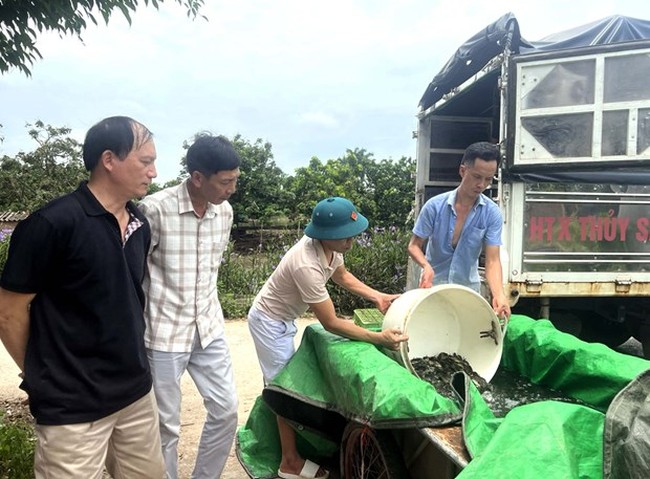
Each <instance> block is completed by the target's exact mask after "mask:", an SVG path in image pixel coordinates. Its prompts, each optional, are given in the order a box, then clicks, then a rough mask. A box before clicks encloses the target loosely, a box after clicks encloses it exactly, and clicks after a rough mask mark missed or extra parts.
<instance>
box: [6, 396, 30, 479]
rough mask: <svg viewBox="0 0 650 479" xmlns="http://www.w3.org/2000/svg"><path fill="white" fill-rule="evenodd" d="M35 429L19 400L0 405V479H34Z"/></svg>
mask: <svg viewBox="0 0 650 479" xmlns="http://www.w3.org/2000/svg"><path fill="white" fill-rule="evenodd" d="M35 445H36V439H35V437H34V426H33V420H32V417H31V414H30V413H29V408H28V406H27V405H26V404H24V403H23V402H22V401H9V400H3V401H2V402H0V479H31V478H33V477H34V473H33V467H34V446H35Z"/></svg>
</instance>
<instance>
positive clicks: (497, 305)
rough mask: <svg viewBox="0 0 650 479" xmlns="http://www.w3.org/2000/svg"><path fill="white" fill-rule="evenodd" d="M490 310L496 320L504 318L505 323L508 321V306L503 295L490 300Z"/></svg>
mask: <svg viewBox="0 0 650 479" xmlns="http://www.w3.org/2000/svg"><path fill="white" fill-rule="evenodd" d="M492 309H494V313H495V314H496V315H497V317H498V318H505V320H506V322H507V321H509V320H510V304H509V303H508V300H506V297H505V295H499V296H495V297H494V298H492Z"/></svg>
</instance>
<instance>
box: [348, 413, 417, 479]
mask: <svg viewBox="0 0 650 479" xmlns="http://www.w3.org/2000/svg"><path fill="white" fill-rule="evenodd" d="M341 477H344V478H345V479H409V478H410V476H409V473H408V470H407V469H406V465H405V464H404V459H403V458H402V454H401V452H400V450H399V447H398V445H397V442H396V441H395V438H394V437H393V435H392V433H391V431H389V430H380V429H372V428H371V427H368V426H364V425H363V424H359V423H356V422H349V423H348V425H347V426H346V427H345V431H344V432H343V440H342V442H341Z"/></svg>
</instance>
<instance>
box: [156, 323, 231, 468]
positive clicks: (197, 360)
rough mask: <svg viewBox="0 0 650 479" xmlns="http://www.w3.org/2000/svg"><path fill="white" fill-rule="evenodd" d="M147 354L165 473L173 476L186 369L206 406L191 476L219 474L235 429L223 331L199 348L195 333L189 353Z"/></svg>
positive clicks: (160, 352) (227, 351) (228, 361)
mask: <svg viewBox="0 0 650 479" xmlns="http://www.w3.org/2000/svg"><path fill="white" fill-rule="evenodd" d="M147 356H148V358H149V364H150V365H151V373H152V375H153V385H154V391H155V393H156V400H157V402H158V411H159V415H160V436H161V442H162V452H163V457H164V459H165V465H166V467H167V478H169V479H177V477H178V438H179V436H180V429H181V420H180V412H181V376H182V375H183V373H184V372H185V371H186V370H187V372H188V373H189V375H190V376H191V378H192V380H193V381H194V384H195V385H196V388H197V389H198V391H199V393H200V394H201V397H202V398H203V404H204V406H205V409H206V411H207V416H206V419H205V423H204V425H203V431H202V433H201V440H200V442H199V449H198V451H197V456H196V463H195V465H194V471H193V472H192V478H193V479H207V478H218V477H220V476H221V473H222V471H223V468H224V466H225V464H226V461H227V459H228V455H229V454H230V448H231V447H232V443H233V440H234V437H235V432H236V431H237V405H238V404H237V403H238V401H237V393H236V391H235V382H234V375H233V368H232V360H231V357H230V350H229V349H228V345H227V343H226V339H225V337H224V335H223V333H222V334H221V336H220V337H218V338H217V339H215V340H214V341H212V342H211V343H210V344H209V345H208V347H206V348H205V349H203V348H201V343H200V341H199V339H198V335H197V337H196V338H195V340H194V344H193V346H192V351H191V352H189V353H173V352H171V353H170V352H164V351H156V350H151V349H149V350H147Z"/></svg>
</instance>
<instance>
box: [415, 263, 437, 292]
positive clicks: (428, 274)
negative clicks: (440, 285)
mask: <svg viewBox="0 0 650 479" xmlns="http://www.w3.org/2000/svg"><path fill="white" fill-rule="evenodd" d="M434 276H435V273H434V272H433V268H432V267H431V265H430V264H429V263H427V264H426V266H425V267H424V268H422V274H420V284H419V285H418V286H419V287H420V288H430V287H431V286H433V277H434Z"/></svg>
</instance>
